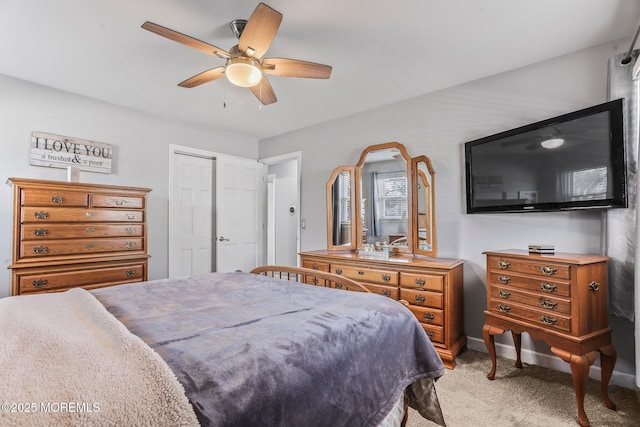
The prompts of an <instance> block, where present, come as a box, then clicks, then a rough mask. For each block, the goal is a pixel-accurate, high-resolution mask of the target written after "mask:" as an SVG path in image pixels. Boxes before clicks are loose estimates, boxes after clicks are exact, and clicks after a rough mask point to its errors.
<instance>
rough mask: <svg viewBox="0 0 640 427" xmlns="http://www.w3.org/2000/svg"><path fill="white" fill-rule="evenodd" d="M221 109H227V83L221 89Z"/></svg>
mask: <svg viewBox="0 0 640 427" xmlns="http://www.w3.org/2000/svg"><path fill="white" fill-rule="evenodd" d="M222 108H227V83H225V84H224V89H222Z"/></svg>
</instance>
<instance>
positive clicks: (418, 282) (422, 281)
mask: <svg viewBox="0 0 640 427" xmlns="http://www.w3.org/2000/svg"><path fill="white" fill-rule="evenodd" d="M425 283H427V282H426V280H424V279H416V285H418V286H424V284H425Z"/></svg>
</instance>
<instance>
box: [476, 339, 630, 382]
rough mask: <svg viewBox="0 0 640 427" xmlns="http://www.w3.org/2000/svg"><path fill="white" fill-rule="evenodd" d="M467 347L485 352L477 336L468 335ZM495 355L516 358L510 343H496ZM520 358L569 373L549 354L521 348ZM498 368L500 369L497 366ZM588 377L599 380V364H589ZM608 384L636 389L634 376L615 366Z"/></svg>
mask: <svg viewBox="0 0 640 427" xmlns="http://www.w3.org/2000/svg"><path fill="white" fill-rule="evenodd" d="M467 347H468V348H469V349H471V350H475V351H481V352H483V353H487V346H486V345H485V344H484V340H481V339H478V338H472V337H468V338H467ZM496 355H497V356H499V357H504V358H505V359H511V360H516V350H515V348H513V346H511V345H506V344H500V343H496ZM521 358H522V361H523V362H524V363H528V364H531V365H537V366H543V367H545V368H549V369H553V370H555V371H560V372H566V373H568V374H571V368H570V367H569V364H568V363H565V362H564V361H562V359H560V358H559V357H556V356H554V355H551V354H544V353H538V352H535V351H531V350H527V349H524V348H523V349H522V351H521ZM498 369H500V367H499V366H498ZM589 378H593V379H595V380H598V381H600V366H591V369H589ZM609 384H615V385H617V386H620V387H625V388H628V389H631V390H637V387H636V376H635V375H631V374H626V373H624V372H619V371H616V370H615V368H614V370H613V374H612V375H611V381H610V382H609Z"/></svg>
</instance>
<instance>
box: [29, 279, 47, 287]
mask: <svg viewBox="0 0 640 427" xmlns="http://www.w3.org/2000/svg"><path fill="white" fill-rule="evenodd" d="M47 283H48V281H47V279H40V280H34V281H33V282H31V284H32V285H33V286H35V287H36V288H43V287H45V286H46V285H47Z"/></svg>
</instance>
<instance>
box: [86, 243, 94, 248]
mask: <svg viewBox="0 0 640 427" xmlns="http://www.w3.org/2000/svg"><path fill="white" fill-rule="evenodd" d="M85 246H86V248H87V249H93V248H95V247H96V245H94V244H93V243H87V244H86V245H85Z"/></svg>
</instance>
